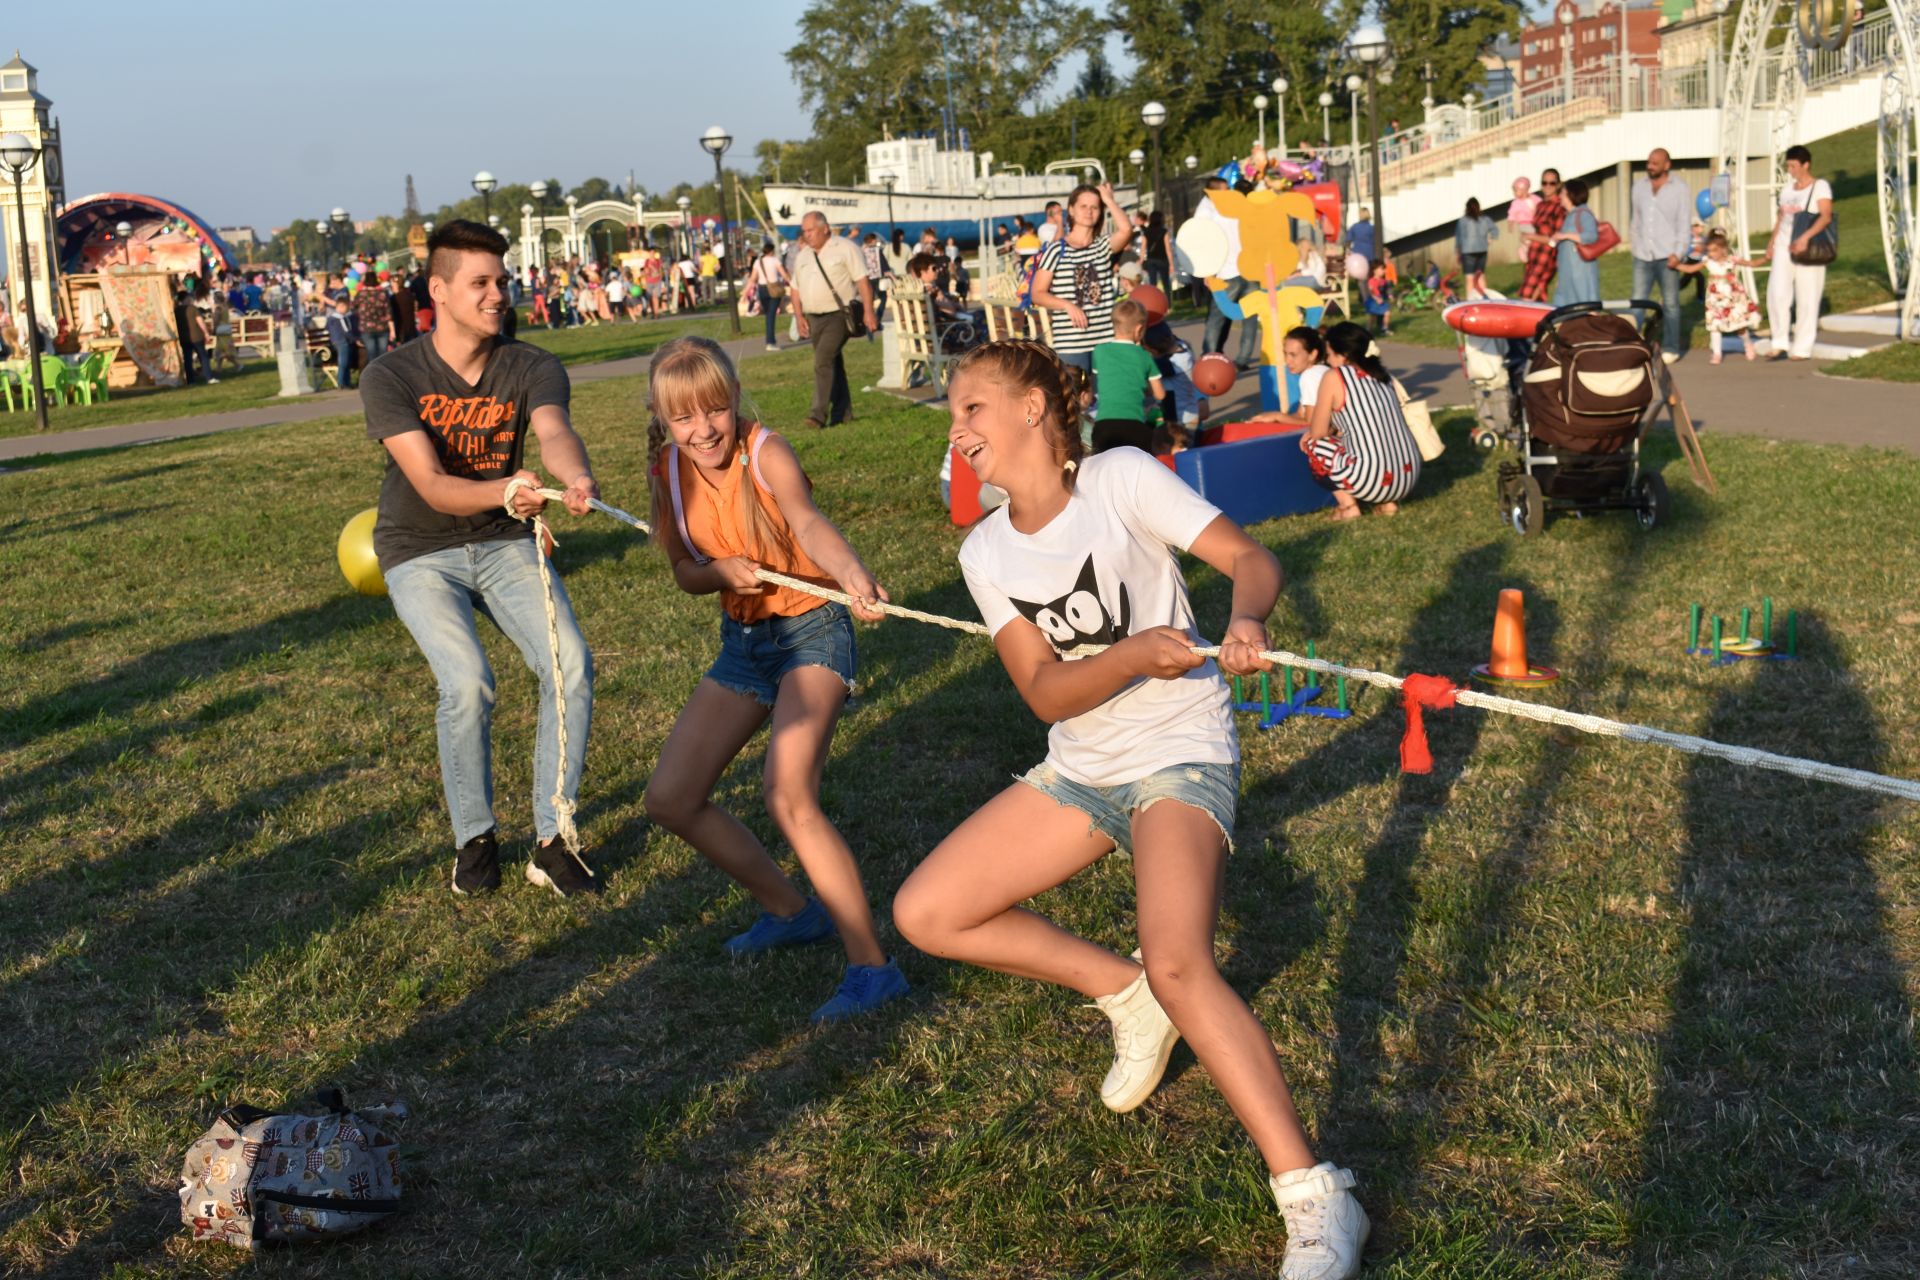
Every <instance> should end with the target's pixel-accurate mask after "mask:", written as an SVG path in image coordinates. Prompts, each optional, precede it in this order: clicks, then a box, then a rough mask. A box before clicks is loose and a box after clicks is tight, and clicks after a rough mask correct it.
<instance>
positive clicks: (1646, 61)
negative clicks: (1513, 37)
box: [1519, 0, 1663, 94]
mask: <svg viewBox="0 0 1920 1280" xmlns="http://www.w3.org/2000/svg"><path fill="white" fill-rule="evenodd" d="M1622 13H1623V9H1622V6H1621V4H1620V3H1619V0H1611V2H1608V3H1602V2H1601V0H1583V2H1580V3H1576V0H1560V3H1559V4H1558V5H1557V6H1556V7H1555V9H1554V12H1553V19H1552V21H1550V22H1545V23H1542V24H1540V25H1539V26H1534V27H1528V28H1526V29H1525V30H1524V31H1522V32H1521V33H1520V67H1519V89H1520V92H1521V93H1523V94H1535V93H1546V92H1550V91H1554V90H1557V89H1560V88H1562V87H1563V86H1564V85H1565V83H1566V75H1567V51H1568V49H1571V50H1572V54H1573V57H1572V61H1573V74H1574V77H1575V79H1576V80H1591V79H1593V78H1596V77H1600V76H1603V75H1612V76H1614V77H1618V76H1619V74H1620V55H1621V53H1622V49H1621V35H1622V32H1621V17H1622ZM1624 15H1625V19H1626V31H1625V37H1626V48H1625V53H1626V58H1627V65H1628V68H1629V69H1630V70H1631V71H1634V72H1637V71H1638V70H1639V69H1640V68H1642V67H1647V68H1653V67H1658V66H1659V65H1660V25H1661V22H1662V20H1663V15H1662V13H1661V7H1660V3H1659V0H1626V4H1625V8H1624Z"/></svg>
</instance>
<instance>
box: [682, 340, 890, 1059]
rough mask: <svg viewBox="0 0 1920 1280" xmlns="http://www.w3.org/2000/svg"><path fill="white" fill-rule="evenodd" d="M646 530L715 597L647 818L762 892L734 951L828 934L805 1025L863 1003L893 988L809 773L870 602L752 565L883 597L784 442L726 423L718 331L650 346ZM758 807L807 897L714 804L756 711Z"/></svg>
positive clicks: (856, 876) (841, 700) (753, 426)
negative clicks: (716, 626) (760, 763)
mask: <svg viewBox="0 0 1920 1280" xmlns="http://www.w3.org/2000/svg"><path fill="white" fill-rule="evenodd" d="M648 398H649V404H650V408H651V409H652V415H653V416H652V422H651V424H650V425H649V427H648V433H647V443H648V447H649V452H650V453H651V455H652V458H653V512H654V519H653V523H654V528H655V530H656V531H657V533H656V536H657V538H658V539H659V542H660V545H661V546H662V547H663V548H665V550H666V553H667V558H668V560H669V561H671V562H672V564H673V576H674V581H676V582H677V583H679V584H680V588H681V590H683V591H686V592H688V593H689V594H691V595H709V594H712V593H713V592H719V593H720V606H721V608H722V610H723V611H724V613H723V616H722V617H721V619H720V656H719V657H717V658H716V659H714V663H713V666H712V667H711V668H709V669H708V671H707V674H706V678H705V679H703V680H701V681H700V684H699V686H698V687H697V688H695V689H694V691H693V696H692V697H691V698H689V699H688V700H687V705H686V707H685V709H683V710H682V711H681V712H680V718H679V720H677V721H676V722H675V723H674V726H673V731H672V732H671V733H669V734H668V735H667V741H666V745H665V746H663V747H662V748H661V749H660V760H659V763H658V764H656V765H655V766H654V771H653V777H652V778H650V779H649V780H648V782H647V798H646V805H647V814H648V816H649V817H651V818H652V819H653V820H654V821H655V822H657V823H659V824H660V825H661V826H663V827H665V828H666V829H667V830H669V831H671V832H673V833H674V834H675V835H677V836H679V837H680V838H681V839H683V840H685V841H686V842H687V843H688V844H690V845H692V846H693V847H694V848H695V849H697V850H699V852H700V853H701V855H702V856H704V857H705V858H706V859H707V860H708V861H709V862H711V863H713V864H714V865H715V866H717V867H719V868H720V869H721V870H722V871H724V872H726V873H727V874H728V875H730V876H732V877H733V878H734V879H735V880H737V881H739V882H740V884H741V885H742V886H743V887H744V888H745V889H746V890H747V892H749V893H751V894H752V895H753V896H754V898H755V899H756V900H757V901H758V902H759V903H760V906H761V914H760V917H759V919H758V920H756V921H755V922H754V924H753V927H752V928H750V929H748V930H747V931H746V932H745V933H742V934H740V935H738V936H737V937H734V938H730V939H728V941H727V943H726V949H727V950H728V951H729V952H731V953H732V954H734V955H748V954H752V953H755V952H760V951H767V950H771V949H772V948H774V947H781V946H793V945H797V944H800V943H807V942H818V941H821V940H823V939H826V938H829V937H832V936H833V935H834V933H836V932H838V933H839V935H840V940H841V943H842V945H844V946H845V947H846V951H847V972H846V977H845V979H844V980H843V981H842V982H841V984H840V989H839V991H838V992H836V993H835V995H834V997H833V998H832V999H831V1000H829V1001H827V1002H826V1003H825V1004H823V1005H821V1006H820V1008H819V1009H817V1010H815V1011H814V1014H813V1018H814V1021H816V1022H826V1021H834V1020H837V1019H840V1018H847V1017H851V1016H853V1015H855V1014H858V1013H863V1012H865V1011H866V1010H868V1009H871V1008H873V1007H875V1006H876V1005H880V1004H883V1003H885V1002H886V1001H888V1000H891V999H893V998H895V997H896V996H901V995H904V994H906V991H907V982H906V979H905V978H903V977H902V976H901V974H900V970H899V969H898V968H897V967H896V966H895V965H894V963H893V961H891V960H889V959H888V958H887V956H886V953H885V952H884V951H882V950H881V948H880V941H879V938H878V937H877V936H876V935H875V933H874V927H873V912H872V910H871V908H870V907H869V906H868V904H867V893H866V888H865V886H863V885H862V884H861V882H860V872H859V869H858V868H857V867H856V866H855V865H854V861H853V852H852V850H850V849H849V848H848V847H847V842H846V841H845V840H843V839H842V838H841V836H840V833H839V832H838V831H837V830H835V829H834V826H833V823H832V822H831V821H829V820H828V818H827V815H826V813H825V812H824V811H823V810H822V809H821V807H820V775H821V772H822V770H823V769H824V768H825V766H826V760H827V751H828V748H829V747H830V746H831V745H832V742H833V728H834V723H835V721H836V720H838V719H839V716H840V708H841V707H842V706H843V705H844V704H845V703H846V700H847V693H848V691H849V690H851V689H852V687H853V674H854V663H855V657H854V642H853V622H852V617H853V616H857V617H859V618H861V619H862V620H863V621H868V622H878V621H879V620H880V617H881V615H880V613H879V611H878V610H876V609H873V608H870V607H868V605H867V604H856V605H855V606H854V607H853V610H852V615H851V616H850V615H849V611H848V609H847V607H846V606H845V605H840V604H835V603H832V602H830V601H826V600H822V599H821V598H820V597H818V596H813V595H808V594H806V593H805V592H801V591H795V590H793V589H792V588H791V587H782V586H776V585H773V584H769V583H764V582H762V581H761V580H760V579H759V578H757V577H755V576H754V571H755V569H757V568H760V567H765V568H768V569H771V570H774V571H776V572H779V573H783V574H786V575H787V576H789V577H794V578H802V579H808V580H812V581H817V582H820V583H821V584H822V585H829V586H830V585H833V584H835V583H837V584H838V585H839V587H840V589H841V590H843V591H845V592H846V593H847V594H848V595H850V596H852V597H854V599H855V600H856V601H865V602H872V601H875V600H885V599H886V598H887V593H886V592H885V591H884V590H882V589H881V588H880V586H879V585H878V584H877V583H875V582H874V580H873V575H872V574H870V573H868V572H867V567H866V566H865V565H864V564H862V563H860V557H859V556H857V555H855V554H854V551H853V548H852V547H850V546H848V545H847V540H846V539H845V538H844V537H842V536H841V534H840V531H839V530H838V529H836V528H834V527H833V524H832V523H831V522H830V521H828V520H827V518H826V517H825V516H823V515H821V514H820V512H819V510H818V509H817V508H816V507H815V506H814V505H813V499H812V497H811V495H810V492H809V489H810V486H809V485H808V482H807V477H806V473H805V472H803V471H802V470H801V469H800V461H799V459H798V458H796V457H795V456H794V452H793V447H792V446H791V445H789V444H788V443H787V442H786V441H785V440H784V439H782V438H781V437H780V436H778V435H776V434H774V433H773V432H771V431H768V430H767V429H766V428H765V427H763V426H761V425H760V424H758V423H752V422H750V423H745V424H741V423H740V422H739V407H740V383H739V380H738V379H737V378H736V377H735V376H734V371H733V365H732V363H731V362H730V361H729V360H728V359H727V356H726V353H725V352H724V351H722V350H721V349H720V345H719V344H718V343H716V342H713V341H710V340H709V339H706V338H696V337H685V338H676V339H674V340H673V341H672V342H669V343H667V344H666V345H665V346H663V347H661V348H660V350H659V351H658V352H656V353H655V355H654V357H653V362H652V365H651V366H650V372H649V375H648ZM769 715H771V716H772V719H773V732H772V735H771V737H770V738H769V740H768V743H767V763H766V783H765V792H766V798H767V812H768V813H769V815H771V816H772V818H773V820H774V822H775V823H776V824H777V825H778V826H779V828H780V832H781V834H782V835H784V836H785V837H786V838H787V842H788V843H789V844H791V845H792V846H793V852H794V855H795V856H796V857H798V858H799V859H800V865H801V866H802V867H804V868H805V869H806V872H807V876H808V878H809V879H810V880H812V881H813V888H814V892H815V893H816V894H817V895H818V897H811V898H810V897H807V896H806V895H804V894H802V893H801V892H800V890H799V889H797V888H795V887H794V884H793V881H791V880H789V879H788V878H787V876H786V874H785V873H784V872H782V871H781V870H780V868H779V866H778V865H777V864H776V863H775V862H774V860H773V859H772V858H771V857H769V856H768V855H767V851H766V849H765V847H763V846H762V845H761V843H760V841H759V840H758V839H756V838H755V837H754V834H753V833H752V832H751V831H749V830H747V828H746V827H745V826H743V825H742V824H741V823H740V821H739V819H737V818H735V817H734V816H733V815H732V814H730V813H727V812H726V811H725V810H723V809H721V808H720V807H719V806H718V805H716V804H714V803H713V798H712V797H713V788H714V785H715V784H716V783H717V782H718V781H719V780H720V775H721V774H722V773H724V772H725V771H726V768H727V766H728V765H729V764H731V763H733V759H734V757H735V756H737V755H739V754H740V752H741V750H742V749H743V748H745V746H746V745H747V742H748V740H749V739H751V738H752V737H753V735H754V734H755V733H756V732H758V731H759V728H760V726H761V725H762V724H764V723H765V722H766V721H767V719H768V716H769Z"/></svg>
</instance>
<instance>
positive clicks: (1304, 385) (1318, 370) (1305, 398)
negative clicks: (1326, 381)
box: [1295, 364, 1327, 412]
mask: <svg viewBox="0 0 1920 1280" xmlns="http://www.w3.org/2000/svg"><path fill="white" fill-rule="evenodd" d="M1326 376H1327V366H1326V365H1324V364H1316V365H1309V366H1308V367H1307V371H1306V372H1305V373H1303V374H1301V375H1300V410H1305V409H1311V408H1313V402H1314V401H1315V400H1316V399H1318V398H1319V396H1320V380H1321V379H1322V378H1324V377H1326ZM1300 410H1295V412H1299V411H1300Z"/></svg>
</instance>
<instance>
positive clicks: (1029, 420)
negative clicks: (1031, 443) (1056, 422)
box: [1027, 414, 1033, 426]
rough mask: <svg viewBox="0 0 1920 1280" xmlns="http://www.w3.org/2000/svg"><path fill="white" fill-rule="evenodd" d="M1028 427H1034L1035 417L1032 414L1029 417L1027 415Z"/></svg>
mask: <svg viewBox="0 0 1920 1280" xmlns="http://www.w3.org/2000/svg"><path fill="white" fill-rule="evenodd" d="M1027 425H1028V426H1032V425H1033V415H1032V414H1028V415H1027Z"/></svg>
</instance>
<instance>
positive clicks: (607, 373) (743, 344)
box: [0, 337, 764, 464]
mask: <svg viewBox="0 0 1920 1280" xmlns="http://www.w3.org/2000/svg"><path fill="white" fill-rule="evenodd" d="M721 345H722V346H723V347H725V348H726V349H727V354H728V355H730V356H732V357H733V359H734V362H735V363H736V364H737V363H739V362H740V361H741V360H743V359H745V358H746V357H748V356H751V355H759V354H760V353H761V352H762V350H763V349H764V346H763V343H762V342H761V340H760V338H759V337H752V338H735V339H733V340H731V341H729V342H724V343H722V344H721ZM652 358H653V357H652V356H651V355H644V356H627V357H624V358H622V359H619V360H601V361H597V362H595V363H593V364H580V365H572V366H569V367H568V369H567V375H568V376H569V377H570V378H571V379H572V380H573V385H574V386H576V387H577V386H580V385H582V384H583V383H588V382H599V381H602V380H603V379H606V378H625V377H630V376H632V375H634V374H641V373H645V372H646V371H647V362H648V361H649V360H651V359H652ZM359 412H360V393H359V392H357V391H322V392H318V393H316V394H314V395H310V396H298V397H294V398H291V399H287V400H276V401H274V402H273V403H271V404H263V405H260V406H258V407H257V408H253V409H234V410H230V411H228V412H226V413H207V414H201V415H199V416H197V417H184V418H162V419H160V420H158V421H154V422H127V423H122V424H121V425H119V426H117V427H84V428H82V429H80V430H78V431H60V432H55V433H52V434H50V435H44V436H43V435H27V436H10V437H7V438H5V439H0V464H4V463H7V462H11V461H14V460H16V459H20V458H33V457H41V456H44V455H47V454H61V453H80V452H83V451H85V450H88V449H118V448H123V447H125V446H128V445H136V444H152V443H154V442H155V441H158V440H179V439H183V438H185V437H187V436H210V435H215V434H217V433H219V432H222V431H239V430H243V429H244V428H247V427H271V426H278V425H280V424H281V423H287V422H312V421H313V420H314V419H316V418H336V417H339V416H340V415H342V414H357V413H359Z"/></svg>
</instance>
